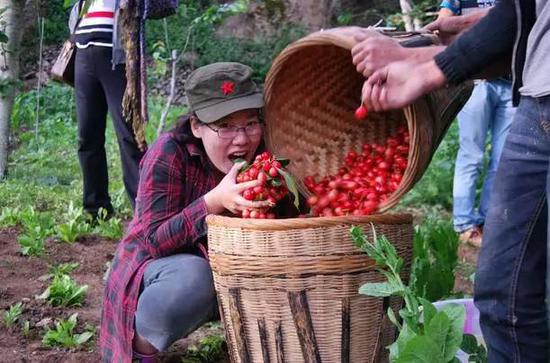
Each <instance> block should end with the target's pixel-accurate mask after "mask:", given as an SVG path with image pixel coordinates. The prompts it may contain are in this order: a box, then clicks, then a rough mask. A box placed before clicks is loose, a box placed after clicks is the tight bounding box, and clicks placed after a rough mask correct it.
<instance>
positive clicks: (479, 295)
mask: <svg viewBox="0 0 550 363" xmlns="http://www.w3.org/2000/svg"><path fill="white" fill-rule="evenodd" d="M549 163H550V96H547V97H541V98H537V99H535V98H530V97H522V99H521V102H520V105H519V108H518V110H517V113H516V116H515V118H514V121H513V123H512V127H511V128H510V132H509V134H508V137H507V139H506V143H505V145H504V149H503V151H502V156H501V159H500V165H499V167H498V170H497V174H496V178H495V182H494V184H493V191H492V196H491V202H490V207H489V212H488V215H487V219H486V222H485V229H484V236H483V238H484V239H483V245H482V247H481V253H480V256H479V260H478V266H477V272H476V281H475V297H474V298H475V303H476V306H477V307H478V309H479V310H480V322H481V328H482V331H483V336H484V338H485V341H486V343H487V346H488V348H489V362H492V363H503V362H514V363H516V362H517V363H530V362H548V359H549V356H548V354H549V344H550V340H549V335H548V309H547V307H546V305H545V296H546V280H547V278H548V275H547V269H546V261H547V258H548V257H547V254H548V250H549V248H548V247H549V244H548V238H547V236H548V228H549V223H548V212H547V201H546V196H547V195H548V192H549V189H550V177H549V173H548V170H549V166H550V165H549ZM546 303H547V301H546Z"/></svg>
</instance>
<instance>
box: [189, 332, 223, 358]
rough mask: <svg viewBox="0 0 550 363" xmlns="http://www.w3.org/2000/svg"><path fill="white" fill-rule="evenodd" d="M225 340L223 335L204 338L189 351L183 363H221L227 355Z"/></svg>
mask: <svg viewBox="0 0 550 363" xmlns="http://www.w3.org/2000/svg"><path fill="white" fill-rule="evenodd" d="M225 350H226V344H225V338H224V337H223V336H221V335H211V336H207V337H205V338H202V339H201V340H200V341H199V342H198V344H196V345H193V346H191V347H189V348H188V349H187V355H186V356H185V357H184V358H183V359H182V363H213V362H219V361H220V360H221V359H222V358H223V357H224V355H225Z"/></svg>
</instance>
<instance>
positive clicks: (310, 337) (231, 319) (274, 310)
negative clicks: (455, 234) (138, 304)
mask: <svg viewBox="0 0 550 363" xmlns="http://www.w3.org/2000/svg"><path fill="white" fill-rule="evenodd" d="M206 221H207V223H208V245H209V256H210V264H211V266H212V272H213V275H214V283H215V287H216V291H217V293H218V303H219V305H220V311H221V316H222V320H223V322H224V326H225V330H226V337H227V341H228V345H229V352H230V357H231V361H232V362H240V363H248V362H278V363H300V362H308V363H309V362H326V363H333V362H343V363H346V362H361V363H362V362H368V363H370V362H381V361H386V360H387V349H385V347H386V346H387V345H389V344H390V343H392V342H393V340H394V339H395V328H394V326H393V325H392V324H391V322H389V320H388V319H387V317H386V310H387V308H388V307H392V308H393V310H394V311H395V313H396V314H397V311H398V310H399V308H400V306H401V301H400V299H397V298H393V297H392V298H386V299H382V298H373V297H368V296H364V295H359V293H358V289H359V287H360V286H361V285H362V284H364V283H366V282H381V281H382V280H383V278H382V276H381V275H380V273H378V272H376V271H375V263H374V261H373V260H371V259H370V258H369V257H368V256H367V255H365V254H364V253H363V252H361V251H359V250H358V249H357V248H356V247H355V246H354V245H353V243H352V240H351V237H350V231H349V230H350V226H351V225H358V226H362V227H364V230H365V232H366V235H367V236H368V238H369V240H371V241H372V233H371V223H372V225H374V226H375V229H376V231H377V233H378V234H383V235H385V236H386V237H387V238H388V239H389V240H390V241H391V242H392V244H393V245H394V246H395V247H396V249H397V252H398V254H399V255H400V256H401V257H402V258H403V259H404V261H405V264H404V266H405V268H404V270H403V278H404V279H408V274H409V270H410V265H411V256H412V236H413V228H412V217H411V216H410V215H374V216H367V217H352V216H350V217H332V218H307V219H281V220H251V219H241V218H228V217H221V216H208V217H207V219H206Z"/></svg>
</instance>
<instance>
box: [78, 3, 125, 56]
mask: <svg viewBox="0 0 550 363" xmlns="http://www.w3.org/2000/svg"><path fill="white" fill-rule="evenodd" d="M114 17H115V0H93V1H92V3H91V4H90V7H89V8H88V11H87V12H86V14H84V16H83V17H82V19H80V23H79V24H78V27H77V28H76V30H75V33H74V34H75V42H76V46H77V47H78V48H88V47H89V46H90V45H95V46H100V47H112V46H113V25H114Z"/></svg>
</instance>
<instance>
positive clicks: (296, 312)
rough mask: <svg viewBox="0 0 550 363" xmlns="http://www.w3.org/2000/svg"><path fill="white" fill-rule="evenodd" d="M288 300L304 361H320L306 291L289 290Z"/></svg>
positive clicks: (312, 362)
mask: <svg viewBox="0 0 550 363" xmlns="http://www.w3.org/2000/svg"><path fill="white" fill-rule="evenodd" d="M288 302H289V304H290V310H291V311H292V317H293V318H294V325H295V326H296V333H297V334H298V339H299V340H300V347H301V348H302V354H303V356H304V360H305V362H306V363H320V362H321V355H320V354H319V348H318V347H317V341H316V340H315V332H314V331H313V323H312V322H311V314H310V312H309V305H308V303H307V296H306V292H305V291H300V292H289V293H288Z"/></svg>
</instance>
